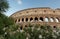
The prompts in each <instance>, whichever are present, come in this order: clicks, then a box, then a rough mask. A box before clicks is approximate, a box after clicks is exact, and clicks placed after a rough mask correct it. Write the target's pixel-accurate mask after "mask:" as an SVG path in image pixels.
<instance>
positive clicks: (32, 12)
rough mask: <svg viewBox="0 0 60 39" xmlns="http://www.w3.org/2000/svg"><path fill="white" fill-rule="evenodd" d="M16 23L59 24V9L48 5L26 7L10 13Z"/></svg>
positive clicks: (24, 24) (23, 24)
mask: <svg viewBox="0 0 60 39" xmlns="http://www.w3.org/2000/svg"><path fill="white" fill-rule="evenodd" d="M10 17H12V18H13V19H14V22H15V23H16V24H19V25H22V26H24V27H25V26H26V25H29V24H40V25H44V24H47V25H51V26H60V9H59V8H57V9H51V8H49V7H38V8H28V9H24V10H21V11H18V12H16V13H14V14H12V15H11V16H10Z"/></svg>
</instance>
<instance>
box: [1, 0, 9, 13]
mask: <svg viewBox="0 0 60 39" xmlns="http://www.w3.org/2000/svg"><path fill="white" fill-rule="evenodd" d="M8 7H9V5H8V3H7V0H0V13H3V12H5V11H6V10H7V9H8Z"/></svg>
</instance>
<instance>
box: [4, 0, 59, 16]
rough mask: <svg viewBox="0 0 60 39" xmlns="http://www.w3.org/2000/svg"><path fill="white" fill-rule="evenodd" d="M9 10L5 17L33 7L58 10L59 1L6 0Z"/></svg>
mask: <svg viewBox="0 0 60 39" xmlns="http://www.w3.org/2000/svg"><path fill="white" fill-rule="evenodd" d="M8 3H9V9H8V10H7V11H6V13H5V14H6V15H7V16H10V15H12V14H13V13H15V12H17V11H19V10H23V9H27V8H35V7H50V8H53V9H55V8H60V0H8Z"/></svg>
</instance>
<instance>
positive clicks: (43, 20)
mask: <svg viewBox="0 0 60 39" xmlns="http://www.w3.org/2000/svg"><path fill="white" fill-rule="evenodd" d="M36 21H40V22H60V20H59V18H58V17H56V18H53V17H50V18H49V17H45V18H43V17H40V18H38V17H35V18H33V17H31V18H22V19H16V20H15V22H36Z"/></svg>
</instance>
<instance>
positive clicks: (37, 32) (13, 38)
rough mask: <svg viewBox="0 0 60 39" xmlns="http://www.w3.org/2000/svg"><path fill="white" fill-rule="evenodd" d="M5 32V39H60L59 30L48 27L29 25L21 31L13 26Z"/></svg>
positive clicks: (18, 27)
mask: <svg viewBox="0 0 60 39" xmlns="http://www.w3.org/2000/svg"><path fill="white" fill-rule="evenodd" d="M6 32H7V34H6V37H5V38H6V39H60V28H58V27H56V28H53V27H51V26H49V25H29V26H27V27H25V28H24V29H23V30H20V26H17V25H13V26H12V27H10V28H8V29H7V31H6Z"/></svg>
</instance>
